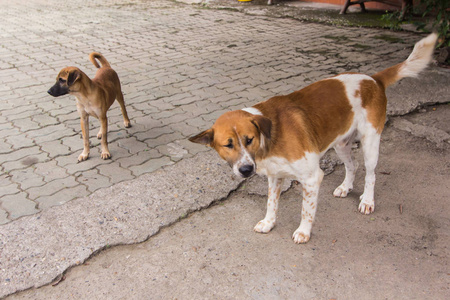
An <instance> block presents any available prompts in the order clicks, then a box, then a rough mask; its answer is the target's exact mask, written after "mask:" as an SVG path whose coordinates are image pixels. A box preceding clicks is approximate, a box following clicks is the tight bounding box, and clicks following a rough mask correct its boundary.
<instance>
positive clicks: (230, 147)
mask: <svg viewBox="0 0 450 300" xmlns="http://www.w3.org/2000/svg"><path fill="white" fill-rule="evenodd" d="M224 147H226V148H228V149H233V143H228V144H226V145H225V146H224Z"/></svg>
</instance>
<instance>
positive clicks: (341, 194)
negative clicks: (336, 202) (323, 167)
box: [333, 184, 352, 198]
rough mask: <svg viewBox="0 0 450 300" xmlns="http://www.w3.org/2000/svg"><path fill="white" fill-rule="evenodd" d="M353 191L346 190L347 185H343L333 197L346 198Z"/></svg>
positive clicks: (336, 190)
mask: <svg viewBox="0 0 450 300" xmlns="http://www.w3.org/2000/svg"><path fill="white" fill-rule="evenodd" d="M351 191H352V189H351V188H346V187H345V185H343V184H341V185H340V186H338V187H337V188H336V189H335V190H334V192H333V196H334V197H337V198H345V197H347V195H348V193H350V192H351Z"/></svg>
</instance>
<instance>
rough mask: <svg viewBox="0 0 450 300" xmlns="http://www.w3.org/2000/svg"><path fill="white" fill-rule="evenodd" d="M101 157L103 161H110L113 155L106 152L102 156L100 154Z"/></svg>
mask: <svg viewBox="0 0 450 300" xmlns="http://www.w3.org/2000/svg"><path fill="white" fill-rule="evenodd" d="M100 157H101V158H102V159H110V158H111V153H109V152H106V151H102V154H100Z"/></svg>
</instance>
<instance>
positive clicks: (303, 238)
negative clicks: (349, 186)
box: [292, 167, 324, 244]
mask: <svg viewBox="0 0 450 300" xmlns="http://www.w3.org/2000/svg"><path fill="white" fill-rule="evenodd" d="M317 168H318V170H317V171H316V172H314V174H313V175H312V176H311V177H310V178H308V179H306V180H300V182H301V184H302V187H303V201H302V220H301V222H300V226H299V227H298V228H297V230H295V232H294V234H293V235H292V239H293V240H294V242H295V243H297V244H303V243H306V242H308V241H309V239H310V237H311V228H312V224H313V222H314V217H315V216H316V210H317V199H318V197H319V188H320V184H321V182H322V179H323V175H324V174H323V171H322V170H321V169H320V168H319V167H317Z"/></svg>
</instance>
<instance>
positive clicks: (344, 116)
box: [189, 34, 437, 243]
mask: <svg viewBox="0 0 450 300" xmlns="http://www.w3.org/2000/svg"><path fill="white" fill-rule="evenodd" d="M436 40H437V35H436V34H431V35H429V36H428V37H426V38H424V39H422V40H421V41H419V42H418V43H417V44H416V45H415V47H414V50H413V52H412V53H411V54H410V56H409V57H408V59H407V60H406V61H404V62H402V63H400V64H397V65H395V66H393V67H390V68H388V69H386V70H384V71H381V72H379V73H376V74H375V75H373V76H367V75H363V74H355V73H351V74H341V75H337V76H335V77H332V78H329V79H324V80H321V81H318V82H316V83H313V84H311V85H309V86H307V87H305V88H303V89H302V90H300V91H296V92H293V93H291V94H289V95H286V96H277V97H273V98H271V99H269V100H267V101H265V102H262V103H258V104H256V105H254V106H253V107H250V108H245V109H242V110H237V111H231V112H227V113H225V114H223V115H222V116H220V117H219V118H218V119H217V121H216V122H215V124H214V125H213V126H212V128H210V129H208V130H206V131H203V132H201V133H200V134H198V135H196V136H194V137H191V138H190V139H189V140H190V141H191V142H194V143H200V144H204V145H208V146H211V147H212V148H214V149H215V150H216V151H217V152H218V153H219V155H220V156H221V157H222V158H223V159H224V160H226V161H227V162H228V163H229V164H230V166H231V167H232V168H233V172H234V173H235V174H236V175H239V176H242V177H249V176H251V175H253V174H254V173H255V172H256V173H258V174H264V175H266V176H267V177H268V181H269V193H268V202H267V213H266V216H265V218H264V219H263V220H261V221H260V222H259V223H258V224H256V226H255V228H254V230H255V231H257V232H261V233H267V232H269V231H270V230H271V229H272V228H273V227H274V226H275V222H276V213H277V209H278V200H279V197H280V191H281V185H282V182H283V179H284V178H294V179H296V180H298V181H299V182H300V183H301V184H302V187H303V202H302V219H301V223H300V226H299V227H298V229H297V230H296V231H295V232H294V234H293V237H292V238H293V239H294V241H295V242H296V243H306V242H308V240H309V239H310V236H311V228H312V224H313V221H314V216H315V214H316V209H317V199H318V195H319V186H320V183H321V182H322V179H323V171H322V170H321V169H320V167H319V160H320V158H321V157H322V155H323V154H324V153H325V152H326V151H327V150H328V149H330V148H331V147H334V149H335V150H336V152H337V154H338V156H339V158H340V159H341V160H342V161H343V162H344V164H345V171H346V175H345V179H344V181H343V182H342V184H341V185H340V186H338V187H337V188H336V189H335V190H334V192H333V195H334V196H335V197H346V196H347V194H348V193H349V192H350V191H351V190H352V188H353V180H354V179H355V173H356V169H357V167H358V166H357V163H356V162H354V161H353V160H352V155H351V146H352V143H353V142H354V141H355V140H359V141H361V145H362V148H363V153H364V163H365V167H366V177H365V186H364V193H363V194H362V195H361V197H360V199H361V202H360V204H359V211H360V212H361V213H363V214H370V213H372V212H373V211H374V209H375V203H374V186H375V167H376V165H377V161H378V150H379V145H380V136H381V132H382V130H383V127H384V124H385V119H386V104H387V99H386V95H385V89H386V88H387V87H388V86H389V85H391V84H393V83H395V82H396V81H398V80H400V79H401V78H404V77H414V76H417V75H418V74H419V73H420V72H421V71H422V70H423V69H425V68H426V66H427V65H428V63H429V62H430V61H431V59H432V54H433V50H434V46H435V43H436Z"/></svg>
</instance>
